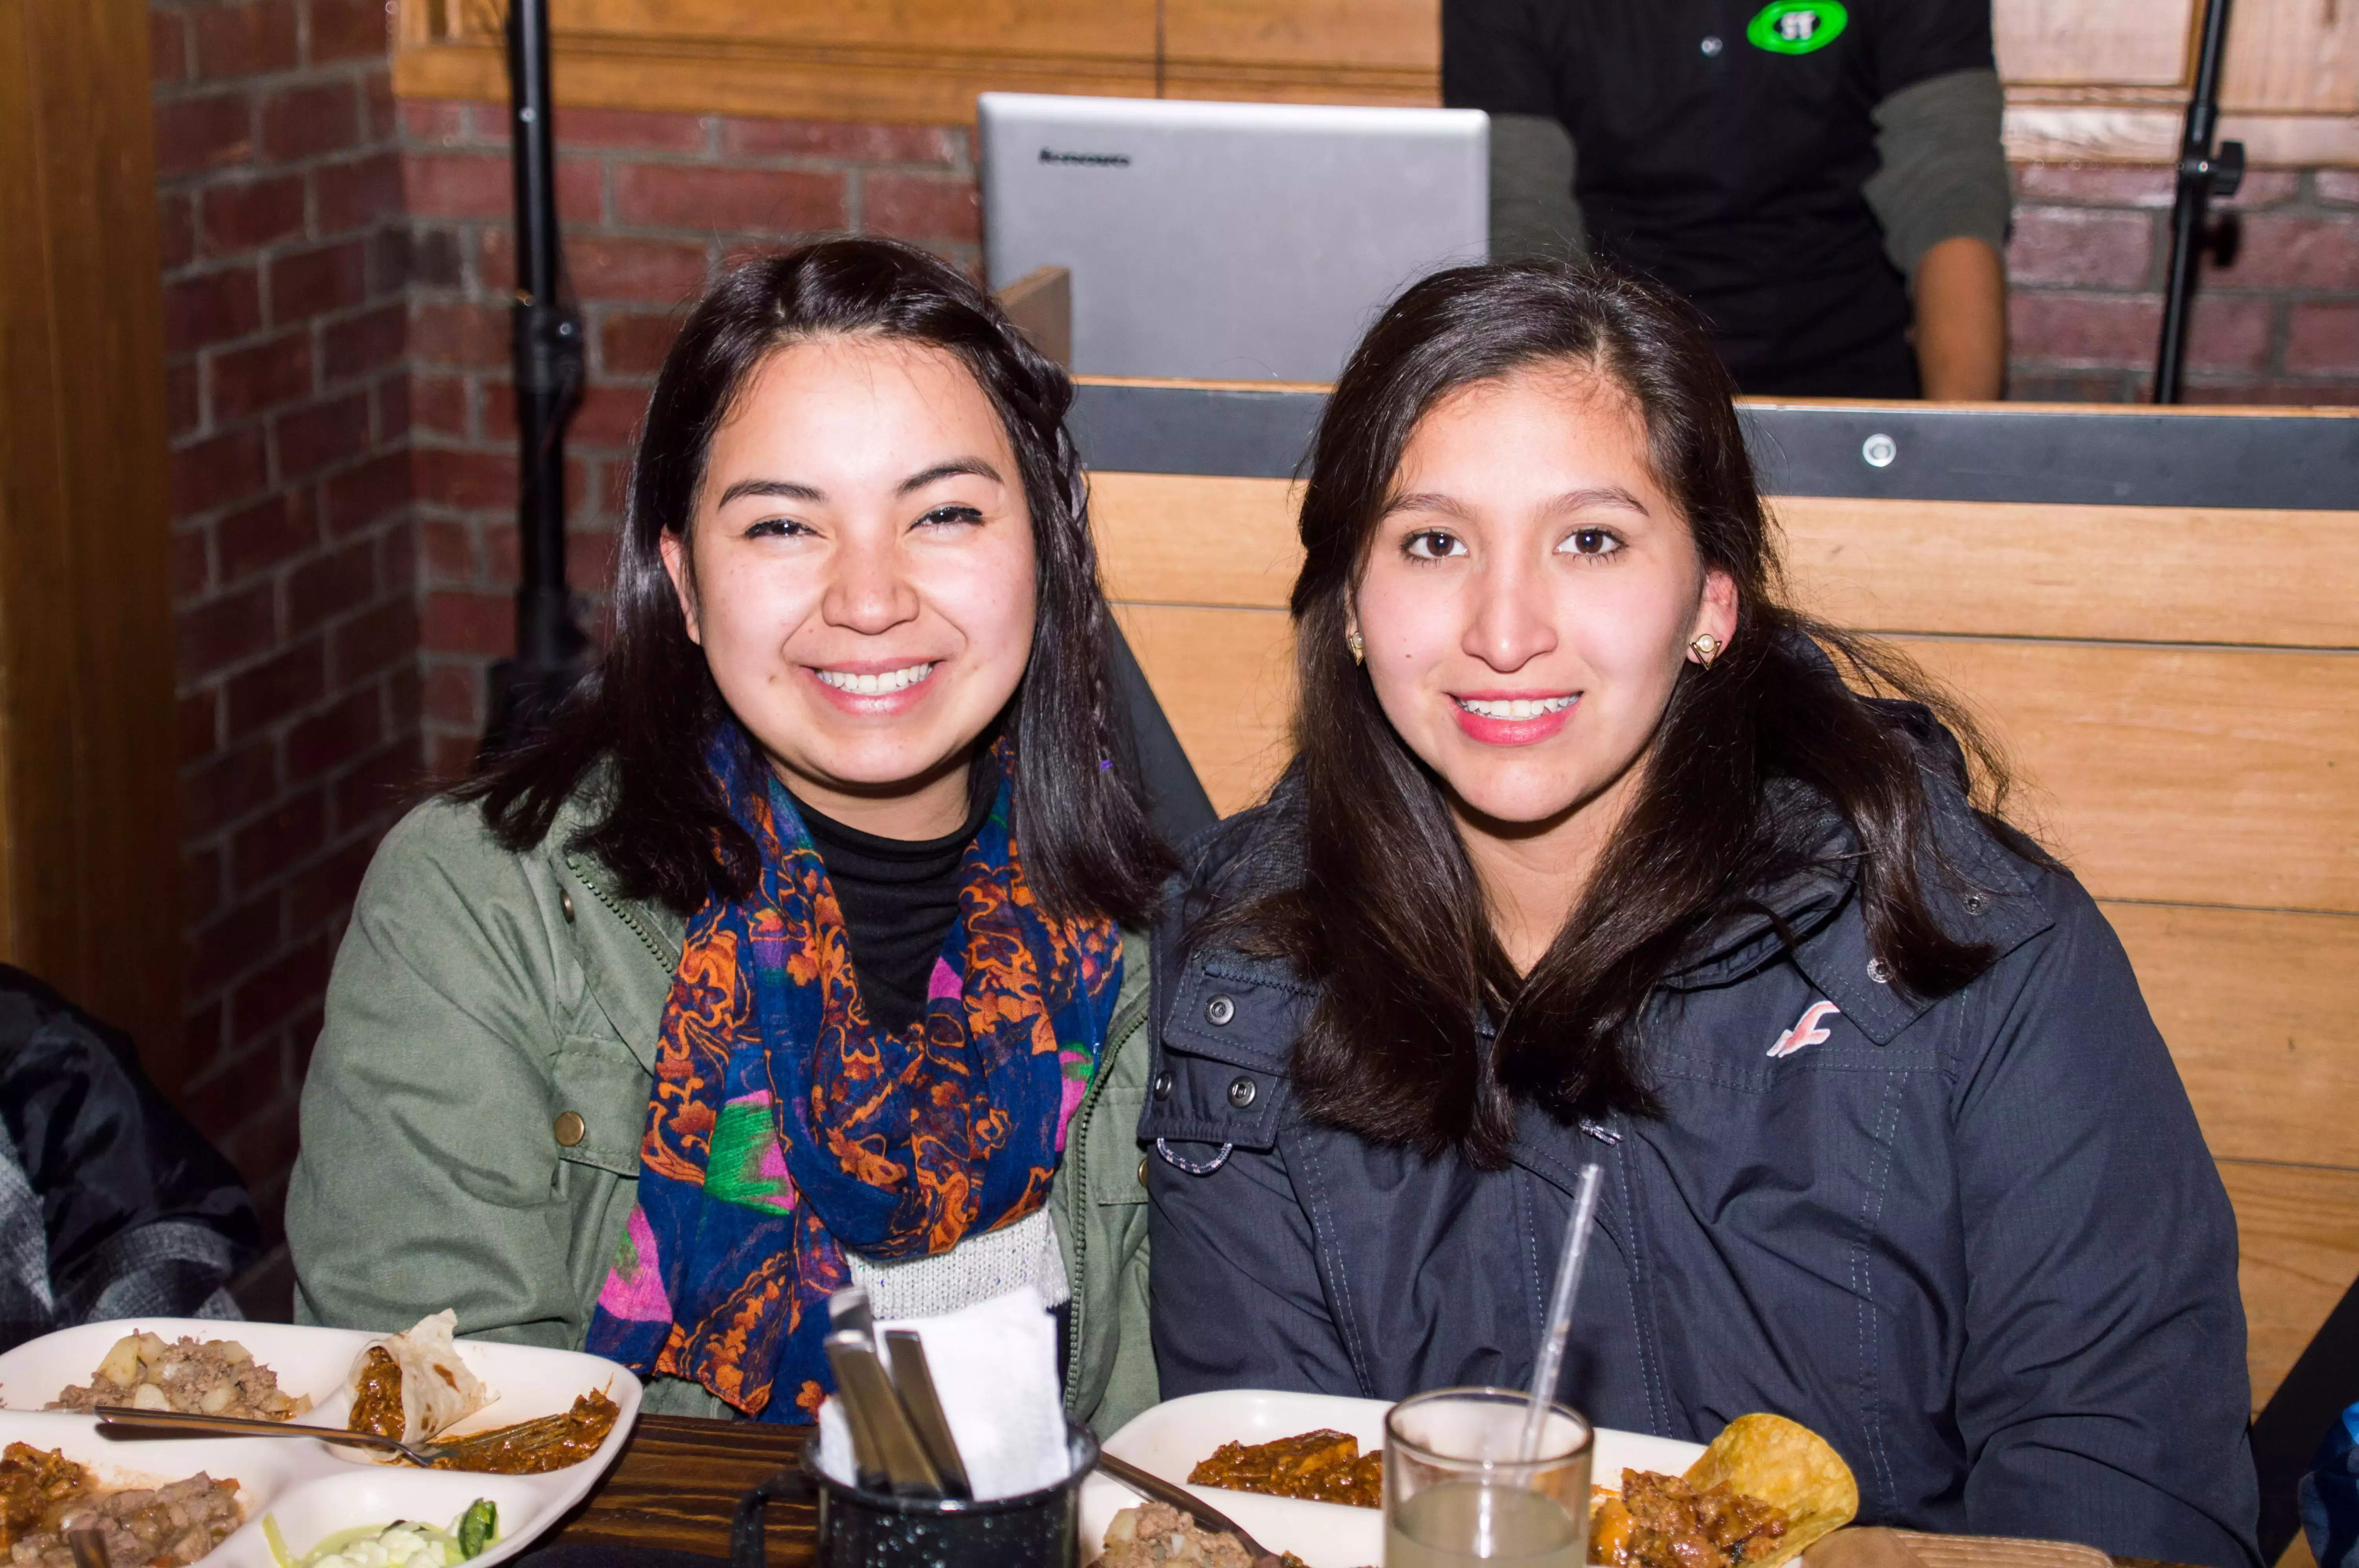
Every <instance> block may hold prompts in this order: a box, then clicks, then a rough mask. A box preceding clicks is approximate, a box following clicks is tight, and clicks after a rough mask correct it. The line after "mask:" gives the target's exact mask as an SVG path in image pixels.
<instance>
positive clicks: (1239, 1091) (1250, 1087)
mask: <svg viewBox="0 0 2359 1568" xmlns="http://www.w3.org/2000/svg"><path fill="white" fill-rule="evenodd" d="M1255 1093H1256V1090H1255V1088H1254V1081H1253V1080H1252V1079H1251V1078H1239V1079H1238V1080H1237V1081H1236V1082H1234V1083H1233V1084H1231V1085H1230V1086H1229V1103H1230V1104H1231V1105H1233V1106H1235V1107H1236V1108H1238V1109H1239V1110H1243V1109H1245V1107H1247V1106H1249V1105H1251V1104H1253V1102H1254V1095H1255Z"/></svg>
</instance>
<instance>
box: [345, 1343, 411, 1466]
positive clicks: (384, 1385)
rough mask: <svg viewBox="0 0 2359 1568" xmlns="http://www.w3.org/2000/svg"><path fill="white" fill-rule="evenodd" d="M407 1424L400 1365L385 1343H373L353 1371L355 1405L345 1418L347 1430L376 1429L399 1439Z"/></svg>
mask: <svg viewBox="0 0 2359 1568" xmlns="http://www.w3.org/2000/svg"><path fill="white" fill-rule="evenodd" d="M405 1424H406V1422H405V1418H404V1416H403V1414H402V1409H401V1367H400V1364H399V1363H397V1362H396V1361H395V1360H394V1358H393V1357H392V1356H390V1355H389V1354H387V1353H386V1348H385V1346H382V1345H372V1346H369V1347H368V1351H367V1353H366V1354H365V1355H364V1356H363V1357H361V1364H360V1366H359V1367H358V1368H356V1369H355V1370H354V1371H353V1408H352V1413H351V1414H350V1415H348V1416H347V1417H345V1419H344V1430H345V1431H347V1432H373V1433H376V1434H377V1435H378V1436H379V1437H390V1438H392V1439H394V1440H395V1441H396V1442H398V1441H400V1438H401V1433H402V1431H403V1428H404V1426H405Z"/></svg>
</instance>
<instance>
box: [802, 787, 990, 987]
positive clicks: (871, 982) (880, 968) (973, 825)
mask: <svg viewBox="0 0 2359 1568" xmlns="http://www.w3.org/2000/svg"><path fill="white" fill-rule="evenodd" d="M991 805H992V796H990V795H984V797H983V799H982V800H981V801H979V802H978V803H976V806H975V808H974V810H973V812H972V813H971V814H970V815H969V816H968V817H967V820H966V822H965V825H964V826H962V827H960V828H959V829H958V830H957V831H956V832H953V833H950V834H947V835H945V836H944V837H942V838H916V839H910V838H878V837H877V836H876V835H875V834H874V833H864V832H862V831H861V830H860V829H859V828H857V827H846V826H845V825H844V824H843V823H841V822H838V821H836V820H834V819H833V818H832V817H829V816H821V814H820V813H819V812H818V811H816V810H814V809H812V808H811V807H810V806H808V805H806V804H804V802H803V801H801V800H800V799H797V800H796V802H795V810H796V811H797V812H799V814H800V815H801V816H802V819H803V827H804V829H805V831H807V832H809V833H810V839H811V845H812V847H813V848H814V849H818V850H819V858H820V860H821V863H822V864H824V865H825V866H826V867H827V880H828V882H829V884H830V885H831V886H832V887H833V888H834V889H835V902H836V903H837V905H838V907H840V908H841V909H842V910H843V925H844V931H845V935H847V936H848V937H850V939H851V944H852V969H853V975H854V976H856V977H857V978H858V979H859V982H860V1000H862V1001H863V1002H864V1003H865V1004H866V1007H867V1011H868V1021H869V1022H871V1023H873V1024H874V1025H875V1026H876V1027H877V1028H878V1029H881V1030H884V1031H886V1032H887V1033H895V1034H897V1033H900V1032H901V1031H902V1030H904V1029H907V1028H908V1027H909V1025H910V1024H912V1023H915V1022H917V1021H918V1020H919V1018H922V1017H923V1016H925V1011H926V987H927V984H928V982H929V981H930V980H931V979H932V978H933V972H934V960H935V959H937V958H939V957H941V952H942V943H943V942H944V941H945V940H947V939H948V938H949V936H950V933H951V926H952V925H956V924H957V922H958V913H959V865H960V862H962V860H965V859H966V850H967V846H968V845H970V844H972V843H973V842H974V836H975V835H976V834H977V833H979V832H981V831H982V830H983V821H984V817H986V816H989V815H990V814H991Z"/></svg>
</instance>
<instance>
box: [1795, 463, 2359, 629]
mask: <svg viewBox="0 0 2359 1568" xmlns="http://www.w3.org/2000/svg"><path fill="white" fill-rule="evenodd" d="M1774 510H1775V512H1776V514H1777V520H1778V522H1779V523H1780V524H1782V525H1783V528H1784V534H1785V555H1786V564H1787V569H1788V574H1789V576H1790V577H1791V579H1792V583H1793V587H1794V589H1795V590H1796V598H1797V600H1799V602H1800V603H1801V604H1802V605H1803V606H1804V607H1805V608H1807V609H1809V610H1810V611H1811V612H1812V613H1813V614H1816V615H1821V616H1823V617H1825V618H1826V619H1827V620H1830V621H1832V622H1836V623H1837V624H1839V625H1844V626H1852V627H1856V628H1859V629H1861V630H1865V631H1877V632H1920V633H1924V632H1930V633H1952V634H1956V633H1979V634H1983V635H2005V636H2016V637H2072V638H2097V639H2104V640H2109V641H2120V642H2134V643H2166V642H2167V643H2252V644H2260V645H2267V646H2280V647H2340V646H2346V645H2348V644H2349V643H2351V642H2352V641H2353V639H2354V634H2359V611H2354V608H2353V607H2354V605H2359V512H2264V511H2235V510H2230V509H2227V508H2217V509H2202V508H2173V507H2125V506H2037V505H2001V504H1994V503H1965V502H1909V503H1905V504H1900V505H1895V504H1894V503H1890V502H1884V501H1864V500H1855V499H1851V498H1837V497H1830V496H1808V497H1805V496H1785V497H1780V498H1779V499H1778V500H1777V502H1776V503H1775V505H1774ZM2292 560H2299V562H2300V563H2301V569H2299V571H2288V570H2287V569H2286V563H2287V562H2288V561H2292Z"/></svg>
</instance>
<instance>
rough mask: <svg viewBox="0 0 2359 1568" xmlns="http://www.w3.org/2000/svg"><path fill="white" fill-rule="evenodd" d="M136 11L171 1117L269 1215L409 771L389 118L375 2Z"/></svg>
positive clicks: (413, 700)
mask: <svg viewBox="0 0 2359 1568" xmlns="http://www.w3.org/2000/svg"><path fill="white" fill-rule="evenodd" d="M150 15H151V23H152V48H153V61H154V77H155V81H154V95H155V110H156V161H157V172H158V187H159V189H158V197H159V200H160V201H161V204H162V207H161V221H162V239H163V265H164V276H163V288H164V323H165V332H166V339H167V341H166V353H167V358H166V362H165V367H164V370H165V376H166V379H167V382H168V388H169V395H170V406H171V420H172V443H171V465H172V496H173V503H172V509H173V524H172V548H173V564H174V578H175V600H176V606H175V613H176V617H177V622H178V625H177V633H178V649H179V671H178V687H179V705H180V706H179V724H180V758H181V763H180V777H179V786H180V812H181V820H182V827H183V835H184V838H183V855H182V871H183V874H184V881H185V883H186V890H187V891H186V893H185V899H186V913H187V919H188V927H187V973H188V981H187V996H188V1002H189V1014H188V1029H189V1034H190V1064H191V1070H192V1073H193V1076H192V1077H191V1079H190V1083H189V1104H190V1108H191V1109H192V1111H193V1112H194V1114H195V1116H196V1119H197V1120H198V1121H199V1123H200V1124H201V1126H202V1127H203V1129H204V1130H205V1131H206V1132H207V1133H209V1134H210V1135H212V1137H213V1139H214V1140H215V1141H218V1142H219V1143H220V1144H221V1145H222V1146H223V1149H224V1150H225V1151H227V1152H229V1153H230V1155H231V1156H232V1157H233V1158H234V1159H235V1160H236V1161H237V1162H238V1165H239V1166H240V1168H241V1169H242V1170H243V1171H244V1172H245V1175H246V1177H247V1180H248V1181H249V1183H251V1184H253V1186H254V1188H255V1195H256V1197H257V1198H258V1199H259V1200H260V1201H261V1204H262V1206H263V1208H264V1210H265V1212H266V1216H267V1217H268V1219H269V1223H270V1224H271V1225H272V1226H273V1227H274V1228H275V1227H276V1224H277V1209H278V1205H279V1201H280V1198H281V1195H282V1194H283V1189H284V1182H285V1172H286V1168H287V1165H288V1161H289V1160H290V1159H291V1158H292V1156H293V1153H294V1148H295V1119H294V1098H295V1095H296V1092H297V1089H298V1087H299V1084H300V1082H301V1077H302V1072H303V1065H304V1062H305V1060H306V1058H307V1057H308V1055H309V1054H310V1044H311V1041H312V1037H313V1036H314V1034H315V1033H317V1032H318V1028H319V1022H320V996H321V989H322V986H323V985H324V983H325V979H326V975H327V969H328V964H329V960H330V957H332V953H333V951H334V946H333V945H334V942H335V939H336V935H337V934H338V931H339V930H340V928H341V925H342V918H343V914H344V911H345V910H346V908H347V906H348V905H349V903H350V901H351V897H352V893H353V887H354V886H355V884H356V883H357V881H358V880H359V876H360V873H361V871H362V869H363V867H364V865H365V864H366V863H367V858H368V855H369V853H370V851H371V849H373V847H374V846H375V841H376V838H377V837H378V835H379V834H380V833H381V832H382V831H383V830H384V828H385V827H386V824H387V822H388V820H389V819H390V817H391V816H392V814H393V813H394V811H395V809H396V805H395V803H396V799H397V795H398V793H399V792H400V791H402V790H403V789H404V788H406V787H407V786H408V785H410V784H412V783H413V781H414V780H415V779H416V777H417V775H418V762H419V743H418V708H419V687H418V658H417V654H418V631H417V608H416V595H415V589H414V583H415V569H414V565H413V560H412V554H413V548H412V546H413V544H414V541H415V532H414V530H413V529H412V527H411V526H410V522H409V513H408V504H409V460H408V450H407V446H406V442H407V438H408V427H409V383H408V366H407V364H406V362H405V360H404V357H403V355H404V335H405V314H404V310H405V307H404V299H405V293H406V290H407V288H408V264H407V248H406V243H405V236H404V233H403V231H402V227H401V221H400V217H401V214H400V203H401V167H400V156H399V153H398V151H397V135H398V131H397V121H396V116H395V114H394V107H393V96H392V89H391V83H390V81H389V79H388V76H387V71H386V33H385V26H386V23H385V9H384V6H383V5H382V3H381V0H233V3H224V0H156V3H155V4H154V5H153V7H152V10H151V13H150ZM81 1000H83V1001H85V1002H86V1003H87V1004H88V1005H90V1006H91V1007H92V1008H93V1009H95V1010H96V1011H99V1012H100V1013H102V1014H103V1012H104V1011H105V1010H106V999H105V998H103V997H89V998H83V999H81Z"/></svg>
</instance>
